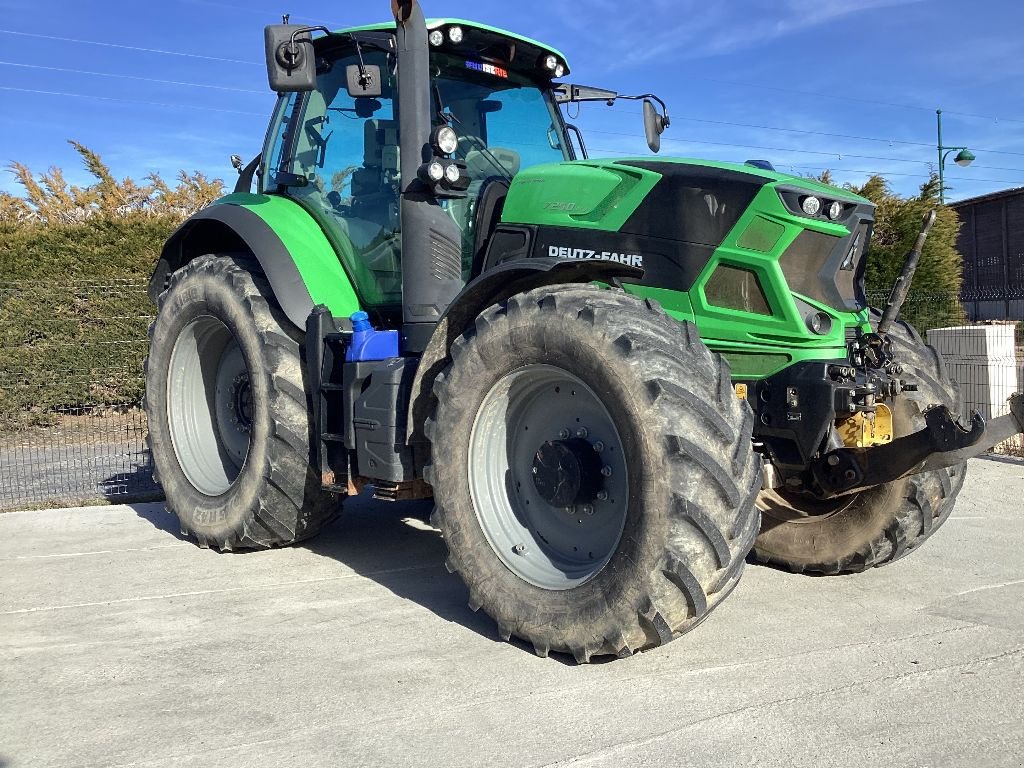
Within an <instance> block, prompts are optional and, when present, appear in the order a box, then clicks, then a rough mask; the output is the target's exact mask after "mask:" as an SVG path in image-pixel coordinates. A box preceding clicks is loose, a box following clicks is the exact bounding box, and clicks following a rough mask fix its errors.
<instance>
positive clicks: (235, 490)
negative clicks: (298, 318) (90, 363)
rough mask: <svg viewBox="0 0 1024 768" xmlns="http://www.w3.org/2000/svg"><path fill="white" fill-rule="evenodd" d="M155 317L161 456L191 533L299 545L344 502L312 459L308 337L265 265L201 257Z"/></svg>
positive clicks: (229, 545)
mask: <svg viewBox="0 0 1024 768" xmlns="http://www.w3.org/2000/svg"><path fill="white" fill-rule="evenodd" d="M159 305H160V307H159V312H158V314H157V318H156V320H155V321H154V322H153V324H152V325H151V326H150V351H149V357H148V358H147V361H146V415H147V418H148V422H149V444H150V450H151V451H152V454H153V462H154V465H155V468H156V471H157V474H158V476H159V478H160V484H161V485H162V486H163V489H164V493H165V495H166V499H167V508H168V510H170V511H171V512H173V513H174V514H175V515H177V517H178V519H179V521H180V523H181V528H182V532H183V533H187V534H191V535H192V536H193V537H195V539H196V540H197V541H198V542H199V544H200V545H201V546H204V547H210V546H212V547H216V548H218V549H222V550H233V549H246V548H265V547H275V546H283V545H287V544H292V543H294V542H296V541H300V540H302V539H306V538H309V537H310V536H313V535H314V534H316V533H317V532H318V531H319V530H320V528H321V527H323V525H325V524H326V523H327V522H328V521H329V520H331V519H333V518H334V517H335V516H336V514H337V512H338V510H339V507H340V501H339V500H338V499H337V498H336V497H334V496H333V495H331V494H329V493H326V492H324V491H322V490H321V482H320V478H319V475H318V473H317V472H316V470H315V469H314V468H313V467H312V466H311V465H310V456H311V449H310V435H311V434H312V430H311V421H310V405H309V399H308V397H307V394H306V392H307V390H306V387H305V385H304V383H303V363H302V359H301V349H302V346H301V341H302V334H301V333H299V332H298V331H296V330H295V329H294V328H293V327H291V325H290V323H289V322H288V320H287V319H286V318H285V317H284V316H283V313H282V312H281V311H280V309H279V308H278V306H277V304H276V302H275V300H274V298H273V294H272V292H271V289H270V286H269V284H268V283H267V281H266V279H265V278H264V277H263V275H262V273H261V272H260V270H259V265H258V263H257V262H256V261H255V260H253V259H249V258H245V257H229V256H202V257H199V258H197V259H195V260H193V261H191V262H190V263H189V264H188V265H186V266H185V267H183V268H182V269H180V270H178V271H177V272H175V273H174V275H172V277H171V280H170V284H169V286H168V288H167V290H166V291H165V292H164V293H163V294H162V295H161V297H160V301H159Z"/></svg>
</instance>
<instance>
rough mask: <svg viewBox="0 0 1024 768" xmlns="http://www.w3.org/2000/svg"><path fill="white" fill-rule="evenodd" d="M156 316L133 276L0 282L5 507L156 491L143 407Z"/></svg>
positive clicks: (1, 493)
mask: <svg viewBox="0 0 1024 768" xmlns="http://www.w3.org/2000/svg"><path fill="white" fill-rule="evenodd" d="M151 319H152V307H151V306H150V304H149V300H148V298H147V297H146V295H145V285H143V284H139V283H136V282H132V281H108V282H103V283H90V282H74V283H61V282H59V281H54V282H42V281H20V282H7V283H0V511H8V510H12V509H25V508H29V507H35V506H60V505H72V504H81V503H88V502H95V501H102V500H104V499H110V500H135V499H146V498H155V497H157V496H159V487H158V486H157V485H156V484H155V483H154V481H153V470H152V464H151V462H150V458H149V454H148V453H147V451H146V447H145V435H146V420H145V414H144V413H143V411H142V408H141V402H142V391H143V377H142V360H143V357H144V356H145V352H146V327H147V325H148V324H149V321H150V320H151Z"/></svg>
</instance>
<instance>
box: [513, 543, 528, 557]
mask: <svg viewBox="0 0 1024 768" xmlns="http://www.w3.org/2000/svg"><path fill="white" fill-rule="evenodd" d="M512 551H513V552H515V553H516V554H517V555H522V554H524V553H525V552H526V545H525V544H516V545H515V546H514V547H512Z"/></svg>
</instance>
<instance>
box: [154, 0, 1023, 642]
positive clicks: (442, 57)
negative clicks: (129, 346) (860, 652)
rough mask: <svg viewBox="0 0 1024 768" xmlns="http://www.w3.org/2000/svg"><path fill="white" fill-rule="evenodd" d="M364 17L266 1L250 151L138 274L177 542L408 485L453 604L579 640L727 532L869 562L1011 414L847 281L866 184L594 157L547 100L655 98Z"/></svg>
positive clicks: (611, 622)
mask: <svg viewBox="0 0 1024 768" xmlns="http://www.w3.org/2000/svg"><path fill="white" fill-rule="evenodd" d="M392 13H393V15H394V17H395V21H393V22H389V23H385V24H378V25H373V26H367V27H359V28H353V29H347V30H344V31H332V30H329V29H326V28H311V27H301V26H296V25H289V24H278V25H273V26H270V27H267V29H266V35H265V38H266V39H265V43H266V58H267V68H268V75H269V82H270V86H271V88H272V90H273V91H275V92H276V93H277V94H278V101H277V106H276V108H275V109H274V112H273V116H272V118H271V121H270V126H269V129H268V131H267V135H266V143H265V146H264V148H263V151H262V153H261V154H260V155H259V156H258V157H257V158H256V159H255V160H254V161H253V162H252V163H250V164H249V165H247V166H245V167H244V168H243V167H242V163H241V162H240V161H239V160H238V158H234V162H235V165H236V167H237V168H238V169H239V173H240V177H239V182H238V185H237V187H236V189H235V192H234V194H231V195H228V196H226V197H224V198H223V199H221V200H219V201H217V202H216V203H215V204H214V205H212V206H210V207H209V208H207V209H205V210H203V211H201V212H200V213H198V214H196V215H195V216H193V217H192V218H191V219H189V220H188V221H187V222H186V223H185V224H184V225H183V226H182V227H181V228H180V229H179V230H178V231H177V232H176V233H175V234H174V235H173V236H172V237H171V238H170V240H169V241H168V242H167V244H166V247H165V248H164V250H163V252H162V255H161V257H160V260H159V264H158V266H157V269H156V271H155V274H154V276H153V280H152V284H151V287H150V293H151V296H152V298H153V300H154V301H156V302H157V303H158V305H159V313H158V316H157V319H156V321H155V322H154V323H153V325H152V327H151V329H150V337H151V349H150V353H149V358H148V361H147V393H146V410H147V414H148V420H149V429H150V447H151V450H152V454H153V459H154V462H155V467H156V470H157V473H158V477H159V480H160V482H161V484H162V486H163V488H164V490H165V493H166V498H167V506H168V508H169V510H170V511H171V512H173V513H174V514H175V515H177V517H178V519H179V520H180V523H181V528H182V530H183V531H184V532H186V533H187V534H189V535H190V536H192V537H194V539H195V540H196V541H198V543H199V544H200V546H203V547H213V548H216V549H218V550H221V551H230V550H238V549H257V548H266V547H276V546H283V545H288V544H292V543H294V542H297V541H301V540H303V539H307V538H309V537H311V536H313V535H315V534H316V533H317V532H318V531H320V530H321V529H322V528H323V527H324V526H325V525H326V524H327V523H328V522H329V521H331V520H332V519H333V518H334V517H335V516H336V515H337V514H338V513H339V510H340V507H341V504H342V501H343V500H344V499H345V498H346V497H347V496H354V495H356V494H359V493H361V492H363V490H364V488H365V489H366V492H367V493H371V492H372V495H373V497H374V498H376V499H379V500H383V501H397V500H406V499H429V498H433V500H434V509H435V511H434V515H433V517H432V522H433V524H434V526H436V528H438V529H439V530H440V532H441V534H442V535H443V537H444V540H445V543H446V545H447V549H448V558H447V566H448V569H449V570H450V571H453V572H457V573H458V574H459V575H460V576H461V577H462V579H463V580H464V581H465V583H466V585H467V587H468V592H469V602H470V606H471V607H472V608H473V609H474V610H479V609H483V610H484V611H486V612H487V613H488V614H489V615H490V616H491V617H493V619H494V620H495V622H496V624H497V627H498V632H499V635H500V637H502V638H504V639H506V640H507V639H509V638H510V637H512V636H516V637H518V638H521V639H523V640H525V641H526V642H528V643H530V644H532V646H533V648H534V649H535V650H536V652H537V653H538V654H540V655H541V656H545V655H547V654H548V653H549V652H563V653H571V654H572V655H573V656H574V657H575V658H576V659H577V660H579V661H580V662H586V661H589V660H590V659H591V657H592V656H597V655H615V656H620V657H621V656H627V655H630V654H632V653H634V652H637V651H640V650H643V649H646V648H650V647H653V646H657V645H661V644H663V643H666V642H668V641H669V640H671V639H673V638H674V637H677V636H679V635H680V634H682V633H683V632H686V631H687V630H689V629H691V628H692V627H694V626H696V625H697V624H698V623H700V622H701V621H702V620H703V619H704V618H705V617H706V616H707V615H708V613H709V611H711V609H712V608H714V607H715V606H716V605H718V604H719V603H720V602H721V601H722V600H723V599H724V598H725V597H726V596H727V595H728V594H729V593H730V591H731V590H732V589H733V588H734V587H735V586H736V584H737V582H738V580H739V578H740V575H741V573H742V571H743V568H744V563H745V561H746V559H747V557H748V555H750V553H751V552H753V557H755V558H756V559H757V560H760V561H763V562H768V563H773V564H776V565H779V566H782V567H785V568H790V569H793V570H795V571H807V572H815V573H842V572H850V571H860V570H863V569H865V568H869V567H872V566H877V565H882V564H884V563H888V562H891V561H893V560H895V559H897V558H899V557H901V556H902V555H904V554H905V553H907V552H908V551H910V550H911V549H913V548H914V547H916V546H918V545H919V544H920V543H921V542H922V541H924V539H926V538H927V537H928V536H929V535H930V534H932V533H934V531H935V530H936V529H937V528H938V527H939V526H940V525H941V524H942V523H943V521H944V520H945V519H946V517H947V516H948V515H949V512H950V509H951V508H952V506H953V502H954V499H955V498H956V495H957V492H958V491H959V490H960V488H961V486H962V484H963V482H964V470H965V459H966V458H967V457H969V456H971V455H974V454H975V453H980V452H981V448H982V447H983V446H984V445H985V444H987V445H991V444H992V443H993V442H995V440H997V439H999V438H1000V437H1005V436H1008V435H1009V434H1013V433H1016V432H1018V431H1020V429H1021V427H1020V419H1021V418H1022V414H1021V410H1020V404H1019V402H1018V401H1017V400H1015V401H1014V403H1013V407H1014V414H1015V415H1014V416H1009V417H1005V418H1004V419H1003V420H1001V421H1000V422H999V424H990V425H989V429H988V431H987V432H986V429H985V425H984V423H983V422H982V421H981V419H980V418H979V417H975V418H974V419H973V422H972V423H971V424H969V425H968V426H967V427H963V426H961V425H960V423H959V422H958V421H957V418H958V417H955V416H954V415H953V413H954V412H956V410H957V408H956V406H957V399H958V396H957V389H956V386H955V385H954V383H953V382H952V381H951V380H950V378H949V377H948V376H947V374H946V371H945V369H944V368H943V364H942V361H941V360H940V359H939V357H938V356H937V355H936V353H935V352H934V351H933V350H932V349H931V348H929V347H928V346H926V345H925V343H924V342H923V341H922V339H921V337H920V336H919V335H918V334H917V333H916V332H915V331H914V330H913V329H912V328H910V327H909V326H907V325H906V324H904V323H902V322H900V321H898V320H896V319H895V313H896V311H898V306H899V303H900V302H899V299H900V298H901V297H902V295H905V288H906V285H905V284H904V285H902V286H898V289H899V290H895V291H894V296H895V298H894V301H893V302H892V304H891V306H890V307H889V308H888V309H889V311H888V313H887V315H886V317H884V318H883V317H881V315H880V314H878V313H874V314H873V313H872V310H871V309H869V307H868V306H867V303H866V300H865V295H864V285H863V277H864V267H865V253H866V250H867V248H868V245H869V240H870V237H871V230H872V221H873V211H874V209H873V206H872V204H871V203H870V202H869V201H867V200H865V199H863V198H861V197H858V196H856V195H854V194H852V193H850V192H848V191H844V190H839V189H834V188H832V187H830V186H825V185H822V184H818V183H815V182H813V181H809V180H807V179H800V178H795V177H791V176H786V175H782V174H779V173H775V172H774V171H772V170H770V166H767V165H766V164H764V163H752V164H729V163H718V162H705V161H694V160H685V159H676V158H672V159H669V158H660V157H658V156H656V155H654V154H652V155H648V156H646V157H641V158H634V159H614V160H594V159H590V158H589V157H588V155H587V150H586V147H585V144H584V142H583V136H582V133H581V132H580V131H579V130H578V129H577V128H576V127H575V126H573V125H571V124H570V123H568V122H567V121H566V118H565V115H564V114H563V107H564V106H565V105H572V104H576V103H579V102H584V101H595V102H608V103H614V102H616V101H618V100H621V99H635V100H639V101H641V102H642V107H643V112H644V126H645V132H646V135H647V140H648V144H649V146H650V148H651V150H652V152H655V153H656V152H657V151H658V149H659V148H660V143H661V135H662V133H663V131H664V130H665V129H666V128H667V127H668V126H669V123H670V120H669V115H668V112H667V109H666V108H665V105H664V103H663V102H661V101H660V100H659V99H657V98H656V97H654V96H652V95H646V96H629V95H621V94H618V93H615V92H613V91H608V90H602V89H599V88H591V87H585V86H580V85H575V84H572V83H571V82H569V81H568V80H567V78H568V76H569V65H568V63H567V61H566V59H565V57H564V56H563V55H562V54H561V53H559V52H558V51H557V50H554V49H552V48H550V47H548V46H546V45H544V44H542V43H539V42H537V41H535V40H531V39H529V38H526V37H522V36H519V35H516V34H512V33H509V32H504V31H502V30H498V29H494V28H492V27H489V26H486V25H483V24H478V23H474V22H469V21H461V20H433V21H429V22H428V21H426V20H425V19H424V16H423V13H422V11H421V9H420V7H419V5H418V3H417V2H416V1H415V0H395V2H393V3H392ZM254 183H255V185H256V188H257V191H256V192H255V193H252V192H251V191H250V190H251V189H252V185H253V184H254ZM922 239H923V237H922ZM913 261H914V258H911V259H910V262H909V263H908V267H909V269H908V273H907V276H908V277H909V273H910V272H912V267H913V264H912V262H913ZM951 409H952V410H951Z"/></svg>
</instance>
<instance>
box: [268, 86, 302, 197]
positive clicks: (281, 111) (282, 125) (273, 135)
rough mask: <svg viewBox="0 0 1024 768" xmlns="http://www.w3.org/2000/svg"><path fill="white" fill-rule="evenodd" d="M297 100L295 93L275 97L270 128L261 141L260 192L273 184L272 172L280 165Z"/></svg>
mask: <svg viewBox="0 0 1024 768" xmlns="http://www.w3.org/2000/svg"><path fill="white" fill-rule="evenodd" d="M297 102H298V94H297V93H290V94H287V95H285V94H282V95H281V96H279V97H278V99H277V106H276V107H275V108H274V117H273V119H272V120H271V121H270V129H269V130H268V131H267V138H266V140H265V141H264V142H263V162H262V165H261V166H260V171H259V177H260V182H259V190H260V192H263V191H265V190H267V189H270V188H271V187H272V186H273V184H274V182H273V174H274V172H275V171H277V170H278V168H280V166H281V153H282V152H283V151H284V142H285V139H286V137H287V133H288V124H289V121H290V120H291V115H292V112H293V111H294V110H295V105H296V103H297Z"/></svg>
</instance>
